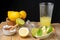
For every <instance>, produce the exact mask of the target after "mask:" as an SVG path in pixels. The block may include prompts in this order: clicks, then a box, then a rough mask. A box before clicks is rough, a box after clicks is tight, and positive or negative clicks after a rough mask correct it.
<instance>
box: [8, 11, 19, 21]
mask: <svg viewBox="0 0 60 40" xmlns="http://www.w3.org/2000/svg"><path fill="white" fill-rule="evenodd" d="M19 16H20V15H19V12H17V11H8V19H10V20H11V21H15V20H16V19H17V18H19Z"/></svg>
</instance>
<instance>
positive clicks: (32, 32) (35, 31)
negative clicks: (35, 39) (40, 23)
mask: <svg viewBox="0 0 60 40" xmlns="http://www.w3.org/2000/svg"><path fill="white" fill-rule="evenodd" d="M38 29H39V28H32V30H31V34H32V36H35V35H36V33H37V31H38Z"/></svg>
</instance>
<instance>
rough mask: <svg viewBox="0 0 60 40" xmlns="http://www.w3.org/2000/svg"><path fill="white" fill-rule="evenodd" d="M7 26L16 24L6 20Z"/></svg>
mask: <svg viewBox="0 0 60 40" xmlns="http://www.w3.org/2000/svg"><path fill="white" fill-rule="evenodd" d="M6 22H7V25H10V26H14V25H15V24H16V23H15V22H14V21H11V20H9V19H8V18H6Z"/></svg>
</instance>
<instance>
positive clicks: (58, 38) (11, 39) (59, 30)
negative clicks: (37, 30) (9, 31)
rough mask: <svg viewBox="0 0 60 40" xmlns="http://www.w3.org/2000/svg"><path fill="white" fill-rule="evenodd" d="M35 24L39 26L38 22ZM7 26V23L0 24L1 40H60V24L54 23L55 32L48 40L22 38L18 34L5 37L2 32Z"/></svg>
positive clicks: (29, 37) (30, 37)
mask: <svg viewBox="0 0 60 40" xmlns="http://www.w3.org/2000/svg"><path fill="white" fill-rule="evenodd" d="M34 24H36V25H38V22H34ZM4 25H6V22H2V23H0V40H60V23H53V24H52V25H53V27H54V28H55V32H54V33H52V34H51V35H50V36H49V37H48V38H46V39H37V38H34V37H32V36H31V35H29V36H28V37H26V38H21V37H20V36H19V34H18V32H17V33H16V34H15V35H12V36H5V35H4V34H3V31H2V27H3V26H4Z"/></svg>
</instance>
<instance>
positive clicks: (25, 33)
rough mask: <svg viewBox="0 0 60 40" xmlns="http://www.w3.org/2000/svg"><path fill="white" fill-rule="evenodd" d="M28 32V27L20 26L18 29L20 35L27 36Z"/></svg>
mask: <svg viewBox="0 0 60 40" xmlns="http://www.w3.org/2000/svg"><path fill="white" fill-rule="evenodd" d="M28 34H29V30H28V28H26V27H22V28H20V29H19V35H20V36H21V37H27V36H28Z"/></svg>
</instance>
